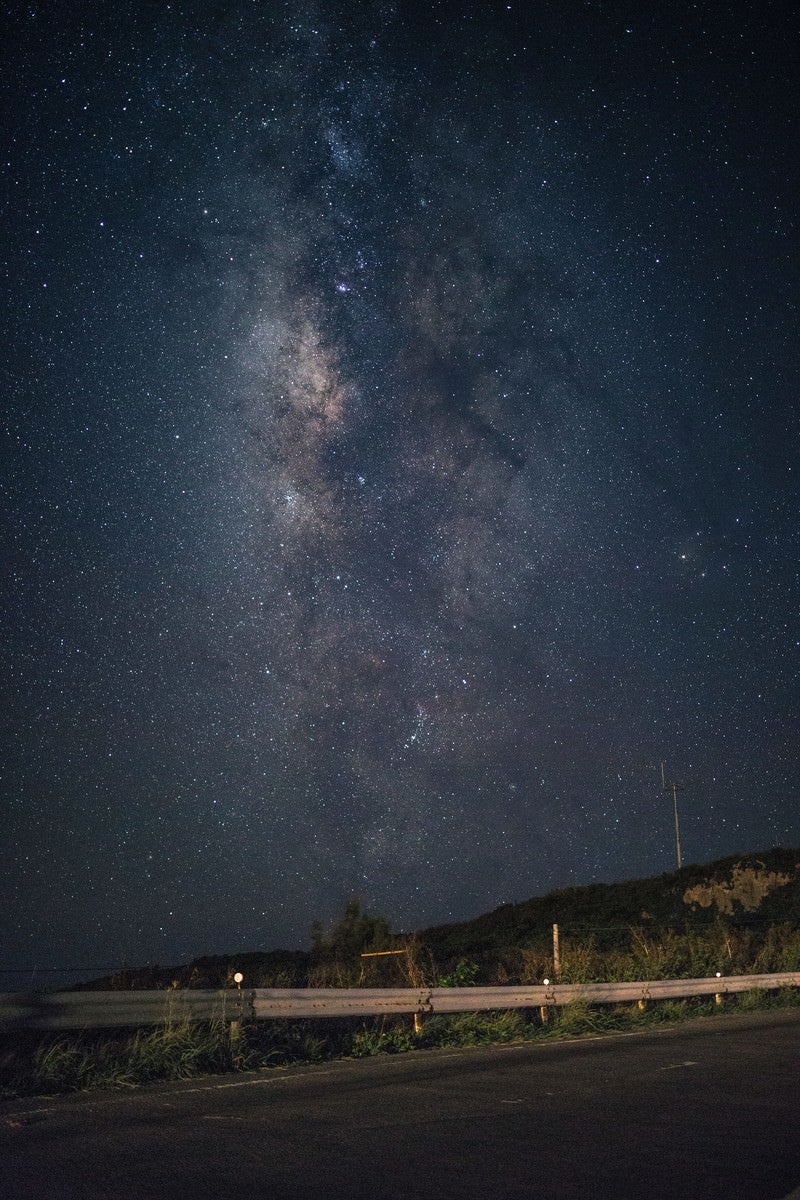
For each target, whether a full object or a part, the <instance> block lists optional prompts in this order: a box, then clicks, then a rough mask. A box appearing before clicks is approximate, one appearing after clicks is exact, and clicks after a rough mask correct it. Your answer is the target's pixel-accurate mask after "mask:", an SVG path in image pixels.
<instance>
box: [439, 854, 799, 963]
mask: <svg viewBox="0 0 800 1200" xmlns="http://www.w3.org/2000/svg"><path fill="white" fill-rule="evenodd" d="M720 917H722V918H724V919H725V920H726V921H728V922H730V923H733V924H736V925H740V926H741V925H745V926H748V927H756V926H758V927H763V926H764V925H768V924H781V923H783V922H787V921H788V922H791V923H793V924H800V849H794V850H791V849H790V850H784V849H775V850H768V851H766V852H764V853H760V854H737V855H733V856H731V857H729V858H723V859H719V860H718V861H716V862H713V863H707V864H705V865H692V866H687V867H684V868H683V869H682V870H680V871H674V872H672V873H670V874H666V875H658V876H655V877H653V878H650V879H634V880H629V881H626V882H623V883H608V884H605V883H596V884H590V885H589V886H585V887H574V888H566V889H563V890H560V891H555V892H550V893H549V894H548V895H546V896H540V897H534V898H533V899H531V900H523V901H521V902H520V903H518V904H504V905H502V906H501V907H500V908H496V909H494V911H492V912H488V913H484V914H483V915H482V916H479V917H476V918H475V919H474V920H471V921H461V922H458V923H455V924H450V925H438V926H435V927H433V928H431V929H425V930H422V931H421V932H420V934H419V940H420V942H421V943H422V944H423V945H424V946H426V947H427V948H428V949H429V950H430V951H431V953H432V954H433V956H434V958H435V959H436V960H437V961H439V960H440V959H441V960H446V959H450V958H453V957H456V956H465V957H468V958H474V957H481V956H483V955H485V954H486V953H487V952H492V951H497V950H499V949H511V948H518V947H521V946H526V945H530V944H531V943H532V942H533V941H536V940H537V939H541V938H543V937H549V936H550V933H551V928H552V925H553V923H554V922H558V924H559V926H560V927H561V929H562V932H564V933H566V934H567V935H569V936H573V937H578V936H582V935H583V936H585V935H589V934H591V935H592V936H593V938H594V940H595V942H596V944H597V945H598V946H599V947H608V948H611V947H614V946H616V945H617V944H619V942H620V941H621V940H626V939H627V934H628V931H629V930H630V928H631V926H641V927H643V928H645V929H648V930H652V931H653V932H658V931H663V930H667V929H675V930H683V929H685V928H686V927H687V925H690V926H693V927H696V926H703V925H705V926H707V925H709V924H711V923H713V922H714V921H715V920H717V918H720Z"/></svg>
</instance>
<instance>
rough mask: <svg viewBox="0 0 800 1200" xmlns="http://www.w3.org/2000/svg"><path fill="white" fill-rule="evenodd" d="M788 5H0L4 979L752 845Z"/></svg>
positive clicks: (771, 597) (157, 956)
mask: <svg viewBox="0 0 800 1200" xmlns="http://www.w3.org/2000/svg"><path fill="white" fill-rule="evenodd" d="M793 23H794V24H795V25H796V21H795V20H794V18H791V17H790V16H788V15H787V13H786V12H785V11H784V10H783V9H782V8H781V7H780V6H777V5H774V6H773V5H771V4H767V5H766V7H765V6H764V5H760V6H758V8H756V6H755V5H751V4H742V5H738V6H734V7H733V8H732V9H730V10H729V11H726V12H725V13H724V14H721V13H720V12H719V10H718V8H716V6H713V7H712V6H709V5H704V4H702V3H701V4H692V3H689V2H688V0H671V2H670V3H669V4H667V5H666V7H664V6H662V7H661V8H660V9H658V11H650V10H647V11H645V10H643V9H641V8H640V7H638V8H637V7H635V6H634V7H630V6H626V5H624V4H622V3H618V2H609V3H601V4H585V5H575V6H573V7H571V8H570V7H569V6H563V5H555V4H545V5H525V4H516V3H511V4H505V3H503V4H488V5H486V4H482V5H480V6H479V5H477V4H472V3H466V4H464V5H459V6H456V7H455V8H447V6H443V5H438V4H432V5H420V6H414V5H410V4H408V5H406V4H402V3H401V4H388V3H387V4H350V3H349V4H344V3H342V4H337V3H330V4H327V3H326V4H315V3H312V2H311V0H304V2H303V3H301V4H294V3H286V4H280V3H276V4H270V5H265V4H262V3H250V2H248V0H228V2H226V3H221V4H218V5H215V6H211V7H207V8H204V9H203V10H202V12H201V11H200V10H198V9H197V7H196V6H191V5H185V4H182V3H172V4H165V5H159V6H153V5H150V4H145V3H139V2H134V0H129V2H127V3H123V4H121V5H117V6H115V7H114V9H113V12H112V11H111V9H110V7H106V6H103V5H100V6H97V7H96V8H94V9H93V10H92V12H91V13H90V12H89V11H88V10H85V11H82V10H81V6H78V8H77V9H72V8H70V7H69V6H68V7H67V8H66V9H64V10H63V11H60V12H59V13H57V14H53V13H52V12H48V11H46V10H45V9H44V8H43V7H41V8H40V7H37V6H36V5H34V4H32V5H29V6H26V7H20V8H19V10H17V12H16V15H15V18H14V22H13V38H12V39H11V41H10V43H9V46H10V50H8V51H7V54H8V55H9V57H8V58H7V62H6V71H5V78H6V81H7V85H6V90H7V92H8V93H9V96H8V97H7V98H8V100H9V101H10V111H11V112H12V113H13V117H14V119H13V121H12V123H11V133H10V136H9V139H8V143H9V144H8V152H7V156H6V165H5V167H4V174H5V184H6V186H5V189H4V195H5V198H6V199H5V203H6V213H7V220H6V227H7V229H8V230H9V231H10V235H11V236H10V238H9V239H8V243H7V249H6V255H5V271H6V280H7V289H8V291H7V295H8V298H9V301H10V302H9V304H8V308H7V312H8V317H7V322H6V334H7V345H8V346H9V347H10V354H9V359H8V365H7V368H6V389H5V391H6V396H7V398H8V403H7V405H6V417H5V422H4V433H5V437H4V452H3V460H4V468H5V469H4V472H3V489H4V498H5V507H6V511H7V512H8V514H9V522H8V525H7V533H6V540H5V551H4V561H5V562H6V564H7V572H6V582H5V585H4V601H5V608H6V612H7V613H8V619H7V621H6V630H7V634H8V636H7V638H6V639H5V649H4V671H3V685H2V686H3V703H2V711H3V723H4V743H5V746H6V748H7V750H6V754H5V756H4V757H5V760H6V768H5V770H4V804H5V806H6V812H7V816H6V820H5V826H6V832H7V835H8V837H7V843H8V847H9V850H8V852H7V864H8V866H7V870H6V871H5V873H4V875H5V878H4V882H3V889H4V896H5V899H4V906H3V911H4V914H5V915H4V945H5V951H4V954H5V956H6V964H5V965H6V967H8V968H10V967H16V966H17V965H20V964H24V965H26V966H27V965H30V964H35V965H37V964H38V965H39V966H40V967H44V966H46V965H50V966H70V965H72V964H73V963H77V964H82V963H87V962H88V961H89V960H102V964H100V962H99V961H98V965H106V964H110V965H114V964H118V963H120V962H122V961H123V960H128V961H138V960H147V959H151V960H153V959H154V960H158V961H161V962H167V961H171V960H178V959H181V958H185V957H188V956H190V955H193V954H199V953H211V952H215V951H216V952H222V951H229V950H234V949H236V948H257V947H270V946H274V945H277V944H281V943H283V944H288V945H302V944H304V943H305V941H306V939H307V935H308V929H309V926H310V924H311V921H312V920H313V919H314V918H318V917H319V918H322V919H323V920H330V919H331V918H332V917H334V916H335V915H336V914H337V913H338V912H339V911H340V910H341V907H342V904H343V902H344V900H345V899H346V897H347V896H348V895H349V894H351V893H359V894H360V895H361V896H362V897H363V898H364V900H365V902H366V904H367V905H368V906H369V907H370V908H371V909H373V910H374V911H378V912H381V913H384V914H385V915H386V916H387V917H388V918H389V919H390V921H391V922H392V923H393V924H394V926H395V927H398V928H414V927H420V926H422V925H424V924H426V923H428V924H430V923H433V922H435V921H443V920H449V919H459V918H465V917H467V916H470V915H474V914H476V913H477V912H480V911H483V910H485V909H488V908H490V907H492V906H494V905H497V904H499V903H501V902H504V901H508V900H517V899H522V898H525V897H527V896H530V895H533V894H535V893H537V892H542V891H544V890H547V889H549V888H552V887H557V886H564V885H567V884H576V883H583V882H590V881H592V880H594V879H606V880H611V879H619V878H624V877H630V876H634V875H639V874H652V873H656V872H659V871H663V870H667V869H669V868H670V867H671V866H672V865H673V862H674V844H673V842H672V841H671V837H672V827H671V820H672V813H671V802H668V798H667V797H665V795H664V794H663V792H662V791H661V777H660V772H659V763H660V762H661V761H662V760H665V761H666V762H667V769H668V772H669V774H670V777H671V778H674V779H678V780H679V781H680V782H681V783H682V784H684V785H685V786H684V789H683V792H682V794H681V810H682V820H683V823H684V824H683V830H682V833H683V843H684V853H685V857H688V858H690V859H692V860H695V861H699V860H702V859H707V858H711V857H718V856H721V855H723V854H726V853H733V852H735V851H738V850H751V849H759V848H762V847H766V846H769V845H773V844H797V842H798V840H800V824H798V808H797V789H796V776H797V766H798V764H797V743H796V736H797V687H796V683H797V664H798V648H799V645H800V641H799V638H800V635H799V634H798V623H797V611H798V589H797V563H798V554H797V552H798V545H797V529H798V505H797V500H798V488H797V454H796V449H797V419H796V418H797V414H796V408H795V405H796V400H795V395H796V379H797V368H798V350H797V342H796V337H795V336H794V329H795V327H796V309H797V274H796V262H793V259H792V254H793V248H794V237H795V235H796V231H795V229H794V221H795V200H794V197H795V196H796V194H797V190H798V184H800V180H798V179H797V166H796V162H795V158H794V156H793V147H794V144H795V139H796V133H797V130H796V121H795V115H796V114H795V110H794V107H793V105H794V101H793V89H794V74H793V66H792V62H791V52H790V50H789V47H790V46H791V44H792V40H793V37H794V36H795V35H796V33H797V30H796V28H793V27H792V26H793ZM68 960H69V961H68Z"/></svg>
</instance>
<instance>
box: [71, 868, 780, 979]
mask: <svg viewBox="0 0 800 1200" xmlns="http://www.w3.org/2000/svg"><path fill="white" fill-rule="evenodd" d="M351 903H353V902H351ZM355 910H356V912H358V911H360V910H359V906H358V904H357V902H355ZM361 919H362V920H365V921H366V924H367V925H368V926H369V925H370V924H372V925H374V926H378V927H380V928H382V929H383V930H386V929H387V926H386V923H385V922H384V921H382V920H380V919H374V918H369V917H368V916H366V915H365V914H362V916H361ZM554 922H558V924H559V926H560V930H561V934H562V937H564V938H566V939H568V940H571V941H572V942H573V943H576V942H579V941H583V942H584V943H587V942H590V943H591V945H592V947H593V950H594V951H596V952H598V953H600V954H602V953H604V952H611V951H614V950H624V949H626V948H627V947H629V946H630V943H631V931H632V930H641V931H642V932H643V933H644V934H645V935H646V936H647V937H648V938H652V939H656V938H659V937H661V936H663V935H667V934H684V935H686V934H692V933H695V934H699V933H701V932H702V931H703V930H709V929H710V927H713V926H718V925H720V924H723V925H724V926H725V927H726V928H727V929H729V930H744V931H747V930H753V931H757V933H758V939H757V940H758V941H759V942H762V941H763V940H764V939H765V937H766V930H767V929H768V928H769V927H770V926H786V925H789V926H792V927H794V928H800V848H799V849H789V850H785V849H775V850H768V851H765V852H764V853H759V854H737V855H732V856H731V857H729V858H723V859H719V860H718V861H716V862H713V863H707V864H705V865H692V866H687V867H684V868H683V869H682V870H680V871H674V872H672V873H670V874H666V875H659V876H656V877H654V878H650V879H634V880H629V881H626V882H623V883H609V884H603V883H596V884H590V885H588V886H584V887H575V888H566V889H563V890H560V891H555V892H550V893H549V894H548V895H546V896H539V897H533V898H532V899H530V900H523V901H521V902H520V903H518V904H504V905H502V906H501V907H500V908H496V909H494V910H493V911H492V912H488V913H484V914H482V915H481V916H479V917H475V918H474V919H473V920H471V921H461V922H457V923H453V924H447V925H437V926H433V927H431V928H430V929H423V930H420V931H419V932H418V933H417V934H415V935H388V934H384V936H383V937H382V938H379V939H378V941H380V946H379V945H378V941H372V942H370V943H369V945H370V947H371V948H372V949H377V948H384V947H385V946H386V945H390V944H391V945H403V944H407V943H409V942H413V943H414V945H415V950H416V958H417V961H418V962H419V963H420V964H421V965H422V968H423V969H424V971H425V973H426V974H430V975H431V977H432V978H435V977H436V976H437V975H440V974H441V972H447V971H450V970H452V968H453V967H454V965H455V964H457V963H458V962H459V961H460V960H465V959H466V960H469V961H471V962H473V963H475V964H477V965H478V967H477V968H476V969H477V970H478V974H477V975H476V977H475V981H476V982H477V981H479V980H482V981H486V982H489V981H494V980H495V978H496V969H495V968H496V964H497V963H498V962H499V961H500V960H501V959H503V958H504V957H508V956H509V955H512V957H513V952H523V951H526V950H538V951H541V952H542V953H543V954H544V953H545V952H546V951H547V948H548V947H549V945H550V939H551V935H552V925H553V923H554ZM341 926H342V923H340V928H341ZM351 932H352V931H351ZM340 944H341V943H340ZM367 944H368V943H367V942H364V941H362V942H361V943H360V948H364V947H365V946H366V945H367ZM335 945H336V939H335V938H334V939H333V942H331V941H328V942H327V943H323V944H322V945H321V947H318V948H317V949H316V950H314V951H311V952H308V951H303V950H270V951H249V952H245V953H238V954H230V955H208V956H203V957H200V958H196V959H194V960H193V961H192V962H191V963H188V964H184V965H182V966H174V967H161V966H150V967H142V968H136V969H130V970H125V971H120V972H118V973H117V974H116V975H114V976H110V977H106V978H104V979H98V980H93V981H92V982H91V983H87V984H84V985H82V986H83V987H86V988H91V989H99V988H109V987H111V988H120V989H127V988H131V987H133V988H157V987H168V986H170V985H173V984H174V985H177V986H180V987H221V986H222V987H224V986H226V985H228V986H230V985H231V980H232V974H233V972H234V971H242V972H243V974H244V975H245V978H246V979H247V981H248V983H250V985H251V986H252V985H255V986H265V987H266V986H271V987H303V986H308V985H311V986H326V985H328V984H329V983H337V982H338V983H340V984H341V983H342V982H347V980H346V979H345V977H344V974H343V970H340V969H339V968H343V969H344V972H346V971H347V970H348V969H349V970H350V972H351V974H352V971H353V969H354V968H356V969H357V970H358V971H360V972H361V974H363V969H364V968H363V963H361V964H359V962H358V951H357V949H355V950H353V949H352V946H351V948H350V950H349V951H348V953H347V954H346V955H345V954H341V953H339V954H337V952H336V949H335ZM755 950H756V945H755V943H750V944H749V948H748V949H747V950H746V951H743V953H745V952H747V953H751V954H752V953H755ZM383 965H384V967H385V968H386V970H384V972H383V975H379V974H377V973H376V972H377V971H378V969H379V963H378V962H377V961H374V962H373V964H372V966H371V968H370V970H371V971H372V974H371V975H370V978H369V980H368V982H372V983H374V984H375V985H378V984H379V983H391V984H393V985H394V986H397V985H398V984H399V983H400V982H402V980H401V978H400V977H399V976H397V970H396V968H395V974H394V975H392V974H391V970H390V968H391V965H392V964H391V962H390V963H387V962H386V960H383ZM529 969H533V968H530V964H529ZM542 969H544V968H542V967H541V965H539V966H537V967H536V968H535V970H538V971H541V970H542ZM509 970H510V977H517V976H518V975H520V971H521V968H520V966H519V964H516V965H514V966H510V967H509ZM384 975H385V978H384V977H383V976H384ZM359 979H360V976H359V977H358V978H356V977H353V978H352V980H351V981H350V982H358V981H359Z"/></svg>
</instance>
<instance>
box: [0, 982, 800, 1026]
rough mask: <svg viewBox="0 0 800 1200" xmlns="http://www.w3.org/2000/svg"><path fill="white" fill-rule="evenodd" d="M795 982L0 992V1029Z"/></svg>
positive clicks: (594, 1000) (443, 1009)
mask: <svg viewBox="0 0 800 1200" xmlns="http://www.w3.org/2000/svg"><path fill="white" fill-rule="evenodd" d="M787 987H800V971H793V972H792V971H789V972H785V973H783V974H775V975H723V976H716V977H714V978H706V979H658V980H652V981H647V980H637V981H634V982H631V983H583V984H548V985H544V984H541V985H538V986H529V987H485V988H483V987H465V988H242V989H241V991H239V990H237V989H234V988H229V989H226V990H224V991H210V990H192V989H183V990H182V989H176V990H173V989H168V990H165V991H147V992H145V991H142V992H135V991H132V992H3V993H0V1029H6V1030H9V1029H97V1028H117V1027H123V1026H136V1025H160V1024H161V1023H162V1022H164V1021H174V1022H178V1021H183V1020H192V1021H208V1020H213V1019H221V1020H225V1021H248V1020H274V1019H277V1018H280V1019H284V1020H285V1019H291V1018H308V1017H318V1018H324V1017H369V1016H382V1015H384V1014H387V1013H388V1014H403V1013H406V1014H408V1013H411V1014H413V1013H418V1014H419V1013H423V1014H424V1013H456V1012H482V1011H490V1010H505V1009H511V1008H538V1009H542V1008H550V1007H553V1008H555V1007H558V1006H561V1005H564V1004H571V1003H572V1002H573V1001H575V1000H583V1001H585V1002H586V1003H588V1004H625V1003H631V1002H638V1001H644V1002H646V1001H649V1000H671V999H684V998H686V997H689V996H709V995H719V996H725V995H733V994H735V993H736V992H746V991H751V990H755V989H762V990H774V989H777V988H787Z"/></svg>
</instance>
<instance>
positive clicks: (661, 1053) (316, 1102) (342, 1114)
mask: <svg viewBox="0 0 800 1200" xmlns="http://www.w3.org/2000/svg"><path fill="white" fill-rule="evenodd" d="M798 1185H800V1012H798V1011H796V1010H795V1011H791V1010H787V1011H784V1012H771V1013H761V1014H753V1015H750V1016H730V1017H720V1018H715V1019H711V1020H706V1021H699V1022H698V1021H694V1022H692V1023H691V1024H687V1025H683V1026H679V1027H673V1028H669V1029H665V1030H660V1031H657V1032H649V1033H644V1034H641V1033H637V1034H633V1035H624V1036H620V1035H617V1036H612V1037H604V1038H599V1039H593V1040H590V1041H587V1040H581V1041H575V1042H568V1043H549V1044H540V1045H522V1046H510V1047H504V1048H493V1049H473V1050H456V1051H428V1052H419V1053H416V1054H409V1055H403V1056H399V1057H394V1058H386V1057H383V1058H378V1059H368V1060H360V1061H352V1062H336V1063H326V1064H324V1065H321V1066H310V1067H298V1068H291V1069H289V1070H273V1071H270V1072H265V1073H258V1074H250V1075H246V1076H226V1077H218V1078H205V1079H202V1080H198V1081H191V1082H186V1083H181V1084H169V1085H162V1086H158V1087H152V1088H147V1089H143V1090H140V1091H136V1092H132V1093H124V1092H123V1093H121V1092H102V1093H101V1092H93V1093H87V1094H82V1095H79V1096H67V1097H53V1098H45V1099H42V1098H34V1099H29V1100H25V1101H16V1102H5V1103H3V1104H2V1105H1V1106H0V1195H3V1196H8V1197H14V1198H15V1200H28V1198H31V1200H33V1198H34V1197H35V1198H36V1200H42V1198H43V1197H48V1198H53V1200H72V1198H73V1197H74V1198H75V1200H112V1198H113V1200H133V1198H136V1200H139V1198H143V1200H149V1198H150V1197H154V1198H155V1197H158V1198H159V1200H162V1198H163V1197H165V1196H166V1197H184V1196H185V1197H189V1198H190V1200H204V1198H206V1197H208V1198H211V1197H213V1198H214V1200H220V1197H241V1198H243V1200H250V1198H251V1197H264V1198H267V1197H268V1198H269V1200H300V1198H303V1200H305V1198H311V1197H314V1198H315V1200H316V1198H324V1197H332V1198H335V1200H338V1198H339V1197H347V1198H348V1200H362V1198H363V1200H366V1198H369V1200H382V1198H387V1200H388V1198H392V1200H394V1198H395V1197H396V1198H398V1200H400V1198H401V1197H402V1198H403V1200H417V1198H419V1200H423V1198H424V1200H449V1198H450V1197H458V1198H459V1200H472V1198H473V1197H474V1198H475V1200H477V1198H480V1200H512V1198H514V1200H517V1198H522V1197H524V1198H525V1200H533V1198H534V1197H546V1198H547V1200H572V1198H573V1197H576V1198H577V1197H580V1198H581V1200H594V1198H605V1197H609V1198H611V1197H613V1198H614V1200H639V1198H640V1197H641V1198H644V1197H647V1200H661V1198H663V1200H705V1197H714V1198H715V1200H720V1198H723V1200H751V1198H752V1200H778V1198H781V1200H782V1198H784V1197H786V1196H788V1195H789V1194H790V1193H791V1192H792V1191H793V1189H796V1188H798ZM797 1194H798V1195H800V1192H798V1193H797Z"/></svg>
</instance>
